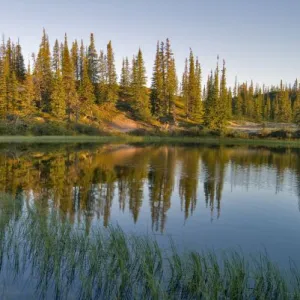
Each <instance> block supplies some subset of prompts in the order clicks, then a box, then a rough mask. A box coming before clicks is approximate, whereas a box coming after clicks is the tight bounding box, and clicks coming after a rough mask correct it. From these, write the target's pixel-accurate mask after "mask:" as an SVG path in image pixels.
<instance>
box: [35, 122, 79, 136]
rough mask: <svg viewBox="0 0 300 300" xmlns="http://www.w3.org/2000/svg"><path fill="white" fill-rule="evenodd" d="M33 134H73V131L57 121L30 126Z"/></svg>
mask: <svg viewBox="0 0 300 300" xmlns="http://www.w3.org/2000/svg"><path fill="white" fill-rule="evenodd" d="M30 132H31V133H32V134H33V135H73V131H72V130H70V129H66V128H65V127H64V126H63V125H61V124H57V123H41V124H33V125H32V126H31V128H30Z"/></svg>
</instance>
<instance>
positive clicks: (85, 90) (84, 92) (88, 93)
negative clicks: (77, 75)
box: [79, 58, 95, 115]
mask: <svg viewBox="0 0 300 300" xmlns="http://www.w3.org/2000/svg"><path fill="white" fill-rule="evenodd" d="M88 71H89V63H88V59H87V58H85V59H84V61H83V71H82V79H81V81H80V87H79V99H80V107H81V110H80V111H81V113H83V114H90V115H91V114H92V106H93V103H94V102H95V95H94V86H93V84H92V82H91V80H90V77H89V73H88Z"/></svg>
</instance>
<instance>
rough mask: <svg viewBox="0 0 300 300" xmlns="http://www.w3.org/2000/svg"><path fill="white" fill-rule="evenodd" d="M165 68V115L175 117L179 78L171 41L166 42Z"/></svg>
mask: <svg viewBox="0 0 300 300" xmlns="http://www.w3.org/2000/svg"><path fill="white" fill-rule="evenodd" d="M165 66H166V71H165V74H166V79H165V85H166V93H165V94H166V101H165V114H167V115H169V116H172V117H173V118H174V117H175V102H174V101H175V96H176V92H177V76H176V66H175V59H174V55H173V52H172V50H171V44H170V40H169V39H167V40H166V48H165Z"/></svg>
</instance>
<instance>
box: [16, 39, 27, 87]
mask: <svg viewBox="0 0 300 300" xmlns="http://www.w3.org/2000/svg"><path fill="white" fill-rule="evenodd" d="M15 72H16V77H17V80H18V81H19V82H23V81H24V80H25V73H26V70H25V64H24V57H23V54H22V48H21V45H20V44H19V43H18V44H17V46H16V57H15Z"/></svg>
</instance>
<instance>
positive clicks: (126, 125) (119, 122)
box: [106, 114, 141, 133]
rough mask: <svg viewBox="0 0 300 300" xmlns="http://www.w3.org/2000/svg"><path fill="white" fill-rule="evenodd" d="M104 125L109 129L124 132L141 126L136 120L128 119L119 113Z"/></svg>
mask: <svg viewBox="0 0 300 300" xmlns="http://www.w3.org/2000/svg"><path fill="white" fill-rule="evenodd" d="M106 127H107V129H108V130H109V131H117V132H123V133H126V132H130V131H133V130H136V129H138V128H141V125H140V124H139V123H138V122H136V121H134V120H132V119H129V118H128V117H126V116H125V115H123V114H120V115H118V116H116V117H114V118H113V119H112V120H111V121H110V122H108V123H107V124H106Z"/></svg>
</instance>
